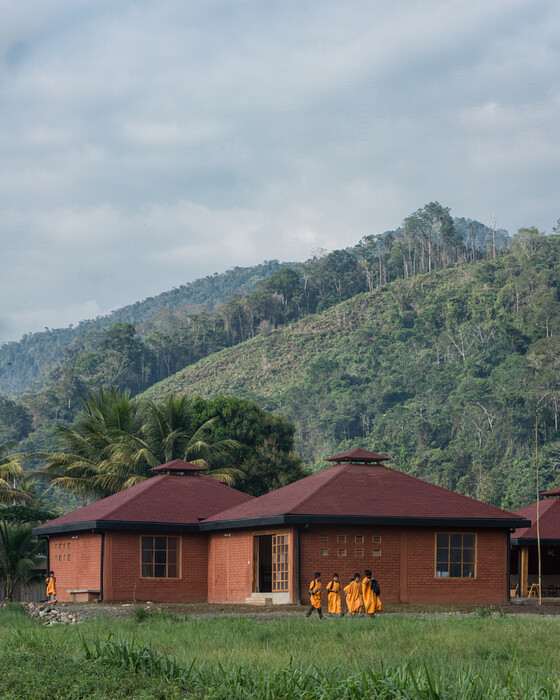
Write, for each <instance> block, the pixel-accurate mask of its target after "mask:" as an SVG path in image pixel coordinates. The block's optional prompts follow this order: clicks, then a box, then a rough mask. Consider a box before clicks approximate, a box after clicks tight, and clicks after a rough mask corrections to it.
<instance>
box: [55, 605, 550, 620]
mask: <svg viewBox="0 0 560 700" xmlns="http://www.w3.org/2000/svg"><path fill="white" fill-rule="evenodd" d="M58 606H59V607H60V608H61V609H64V610H65V611H68V612H72V613H79V614H80V615H82V616H85V617H88V618H89V617H94V616H96V615H104V616H107V617H127V616H129V615H133V614H134V611H135V609H136V608H137V607H142V608H144V609H146V610H149V611H154V612H155V611H158V610H161V611H166V612H170V613H172V614H174V615H177V616H178V617H183V616H188V617H200V618H205V617H207V618H212V617H249V618H254V619H257V620H283V619H286V618H291V617H297V616H300V615H303V614H304V613H305V612H306V611H307V609H308V606H305V605H274V606H257V605H226V604H221V605H217V604H211V603H153V602H142V603H138V602H137V603H134V602H127V603H58ZM502 611H503V613H505V614H506V615H560V605H550V604H549V605H546V604H545V603H543V605H540V606H539V605H537V603H536V601H530V602H524V603H517V604H514V605H478V606H477V605H453V606H446V605H397V604H390V603H388V604H384V606H383V612H382V613H381V614H382V615H430V616H432V615H433V616H437V617H440V616H446V615H454V616H461V615H471V614H478V615H491V614H495V615H497V614H500V613H501V612H502ZM503 613H502V614H503Z"/></svg>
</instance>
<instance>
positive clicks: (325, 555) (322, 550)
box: [319, 549, 329, 557]
mask: <svg viewBox="0 0 560 700" xmlns="http://www.w3.org/2000/svg"><path fill="white" fill-rule="evenodd" d="M319 554H320V556H322V557H328V556H329V550H328V549H321V550H319Z"/></svg>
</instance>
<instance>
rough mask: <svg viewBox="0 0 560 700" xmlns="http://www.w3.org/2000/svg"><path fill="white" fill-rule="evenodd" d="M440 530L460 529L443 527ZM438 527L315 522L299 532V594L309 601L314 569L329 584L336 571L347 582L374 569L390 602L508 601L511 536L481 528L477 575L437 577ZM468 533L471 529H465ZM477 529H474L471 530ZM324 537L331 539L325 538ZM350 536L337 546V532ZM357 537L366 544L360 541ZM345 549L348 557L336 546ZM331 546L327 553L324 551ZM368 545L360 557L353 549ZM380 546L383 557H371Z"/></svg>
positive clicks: (303, 600)
mask: <svg viewBox="0 0 560 700" xmlns="http://www.w3.org/2000/svg"><path fill="white" fill-rule="evenodd" d="M439 531H442V532H451V531H453V532H459V530H452V529H450V528H441V529H440V530H439ZM435 532H436V531H435V530H432V529H428V528H390V527H360V526H352V527H337V526H328V527H322V526H312V527H310V528H309V529H308V530H305V531H302V532H301V536H300V561H301V579H300V586H301V587H300V595H301V599H302V602H304V603H307V601H308V599H309V596H308V594H307V587H308V584H309V582H310V581H311V579H312V578H313V574H314V573H315V571H320V572H321V573H322V577H323V582H324V583H325V584H326V583H328V581H329V580H330V579H331V577H332V574H333V573H334V572H337V573H338V574H339V575H340V577H341V580H342V583H343V585H346V584H347V583H348V582H349V581H350V579H351V577H352V575H353V574H354V573H356V572H359V573H360V575H362V576H363V573H364V570H365V569H371V570H372V571H373V575H374V576H375V577H376V578H377V579H378V581H379V584H380V586H381V599H382V600H384V601H386V602H392V603H398V602H402V603H433V604H438V603H475V604H503V603H506V602H507V534H506V532H505V531H504V530H478V531H476V532H477V576H476V578H472V579H448V578H436V577H435V562H434V559H435V534H434V533H435ZM464 532H467V530H464ZM468 532H474V530H468ZM321 535H323V536H324V535H326V536H327V542H321ZM338 535H343V536H346V543H344V544H339V543H338V542H337V536H338ZM356 535H361V536H363V538H364V543H363V544H361V543H356V542H355V537H356ZM373 535H380V536H381V544H373V543H372V536H373ZM339 548H340V549H346V557H339V556H338V549H339ZM321 549H328V556H321V555H320V550H321ZM356 549H364V557H363V558H356V556H355V550H356ZM373 549H380V550H381V557H380V558H373V556H372V550H373Z"/></svg>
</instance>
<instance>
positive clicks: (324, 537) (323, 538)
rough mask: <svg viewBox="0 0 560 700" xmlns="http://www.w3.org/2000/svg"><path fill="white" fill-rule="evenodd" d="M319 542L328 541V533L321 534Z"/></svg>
mask: <svg viewBox="0 0 560 700" xmlns="http://www.w3.org/2000/svg"><path fill="white" fill-rule="evenodd" d="M320 541H321V542H328V541H329V536H328V535H321V539H320Z"/></svg>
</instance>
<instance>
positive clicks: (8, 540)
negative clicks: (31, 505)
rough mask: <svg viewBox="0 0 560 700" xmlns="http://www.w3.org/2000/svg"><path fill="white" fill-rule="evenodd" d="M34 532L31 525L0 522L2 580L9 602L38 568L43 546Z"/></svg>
mask: <svg viewBox="0 0 560 700" xmlns="http://www.w3.org/2000/svg"><path fill="white" fill-rule="evenodd" d="M32 530H33V527H32V526H31V525H11V524H9V523H7V522H5V521H1V522H0V580H1V581H3V582H4V588H5V594H6V600H8V601H11V600H12V599H13V597H14V589H15V586H16V585H17V584H18V583H22V584H26V583H28V582H29V580H30V579H31V578H32V576H33V570H34V569H36V568H37V565H38V560H39V553H40V550H41V548H42V544H41V543H40V542H39V540H38V539H37V538H36V537H33V534H32Z"/></svg>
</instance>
